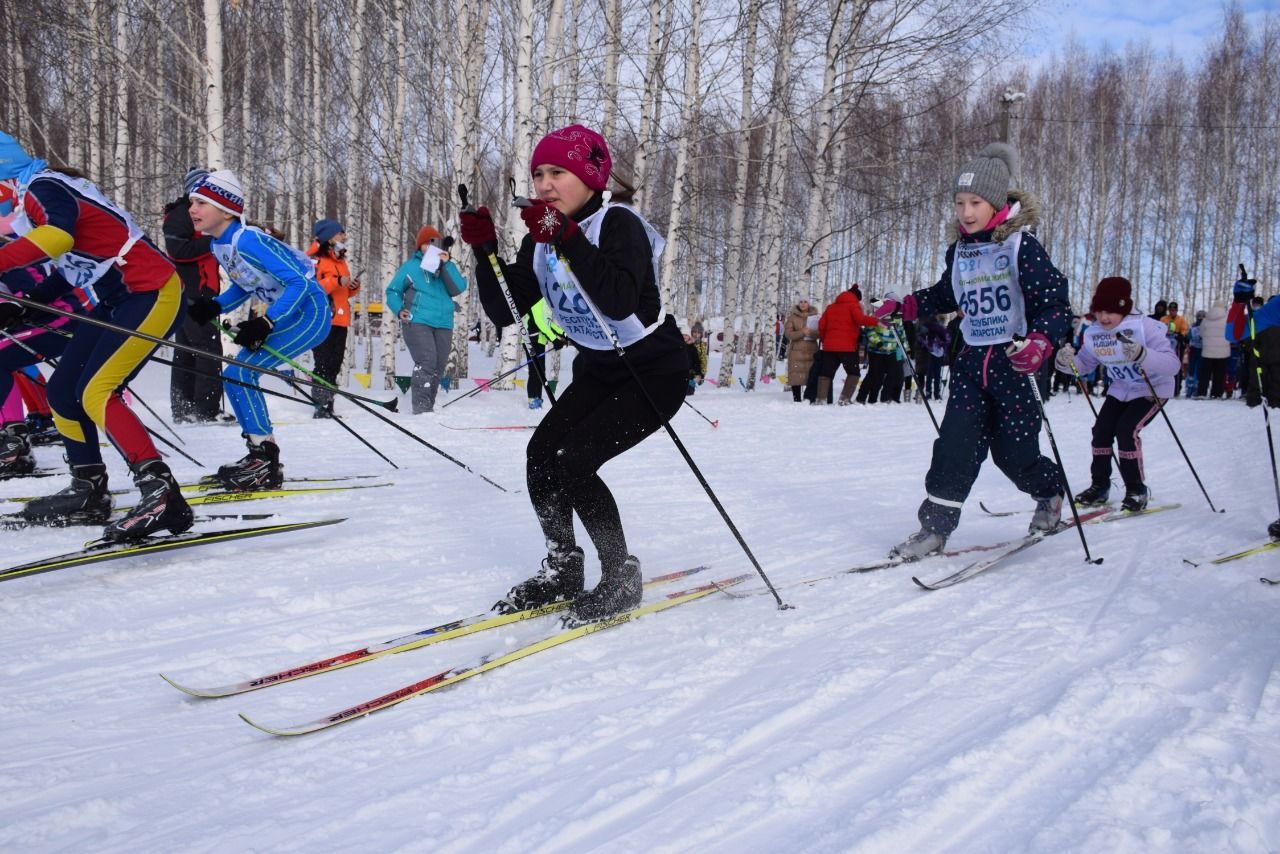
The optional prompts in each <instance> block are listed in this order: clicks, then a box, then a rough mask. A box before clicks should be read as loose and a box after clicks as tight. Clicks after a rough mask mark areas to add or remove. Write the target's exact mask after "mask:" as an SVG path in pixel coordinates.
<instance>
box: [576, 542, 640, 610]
mask: <svg viewBox="0 0 1280 854" xmlns="http://www.w3.org/2000/svg"><path fill="white" fill-rule="evenodd" d="M643 596H644V579H643V578H641V577H640V559H639V558H637V557H636V556H635V555H627V559H626V560H624V561H623V562H622V564H621V565H620V566H615V567H612V568H610V567H607V566H606V567H604V569H603V572H602V573H601V576H600V583H599V584H597V585H596V587H595V589H594V590H592V591H591V592H590V593H584V594H582V595H581V596H579V597H578V598H577V599H576V600H575V601H574V603H573V607H572V609H571V610H570V611H569V615H568V616H567V617H566V618H565V622H567V623H571V624H572V623H578V624H581V623H590V622H594V621H595V620H603V619H604V618H605V617H612V616H613V615H614V614H617V613H620V612H622V611H626V610H629V609H631V608H634V607H636V606H637V605H639V604H640V599H641V598H642V597H643Z"/></svg>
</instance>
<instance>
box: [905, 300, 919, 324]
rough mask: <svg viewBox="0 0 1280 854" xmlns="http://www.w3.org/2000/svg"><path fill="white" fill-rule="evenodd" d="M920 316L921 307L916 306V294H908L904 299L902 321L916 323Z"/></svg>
mask: <svg viewBox="0 0 1280 854" xmlns="http://www.w3.org/2000/svg"><path fill="white" fill-rule="evenodd" d="M919 316H920V306H918V305H916V296H915V294H907V295H906V296H905V297H903V298H902V321H903V322H904V323H915V322H916V318H918V317H919Z"/></svg>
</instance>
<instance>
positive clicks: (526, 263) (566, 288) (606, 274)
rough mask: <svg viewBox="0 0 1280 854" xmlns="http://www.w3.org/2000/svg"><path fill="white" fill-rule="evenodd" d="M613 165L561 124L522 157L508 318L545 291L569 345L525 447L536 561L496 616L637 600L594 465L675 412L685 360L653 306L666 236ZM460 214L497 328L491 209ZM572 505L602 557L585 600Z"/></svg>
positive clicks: (669, 320) (585, 613) (499, 311)
mask: <svg viewBox="0 0 1280 854" xmlns="http://www.w3.org/2000/svg"><path fill="white" fill-rule="evenodd" d="M611 166H612V162H611V160H610V157H609V149H608V146H607V144H606V143H605V140H604V138H603V137H602V136H600V135H599V134H598V133H596V132H595V131H592V130H589V129H588V128H585V127H582V126H581V125H571V126H569V127H566V128H562V129H560V130H557V131H553V132H552V133H550V134H548V135H547V136H546V137H544V138H543V139H542V141H541V142H539V143H538V145H537V146H536V147H535V148H534V151H533V157H532V160H531V162H530V172H531V174H532V176H533V184H534V189H535V190H536V192H537V199H535V200H534V202H533V204H532V205H531V206H530V207H526V208H522V209H521V211H520V216H521V218H522V219H523V220H524V222H525V225H526V226H527V228H528V230H529V234H528V236H526V237H525V238H524V240H523V241H522V243H521V245H520V250H519V252H518V253H517V255H516V260H515V262H514V263H507V262H505V261H502V260H501V259H499V260H498V263H499V264H500V265H501V269H502V274H503V279H504V280H505V287H506V288H507V289H508V290H509V292H510V296H511V298H512V299H513V300H514V302H515V305H516V309H517V311H518V312H519V314H520V315H523V314H525V313H526V312H528V311H529V308H530V307H531V306H532V305H533V304H534V303H536V302H538V300H540V299H544V298H545V299H546V304H547V306H548V307H549V309H550V311H551V313H552V315H553V317H554V320H555V322H556V323H557V324H558V325H560V326H561V327H562V328H563V329H564V330H565V333H566V335H567V336H568V338H569V340H570V341H572V342H573V344H574V346H575V347H577V349H578V355H577V357H576V358H575V359H574V363H573V382H572V383H571V384H570V385H569V386H568V387H567V388H566V389H565V390H564V393H563V394H561V395H560V397H559V398H558V399H557V400H556V402H555V405H554V406H553V407H552V409H551V411H550V412H548V413H547V415H546V416H545V417H544V418H543V419H542V422H541V423H540V424H539V425H538V429H537V430H536V431H535V432H534V434H533V437H532V438H531V439H530V440H529V447H528V450H527V468H526V476H527V478H528V486H529V498H530V500H531V501H532V503H533V509H534V512H535V513H536V514H537V517H538V522H539V524H540V525H541V526H542V531H543V534H544V536H545V537H546V540H547V557H546V559H545V560H544V561H543V564H542V569H541V570H540V571H539V572H538V573H537V574H536V575H535V576H533V577H532V578H530V579H528V580H527V581H523V582H521V583H520V584H517V585H516V586H515V587H513V588H511V590H510V591H509V592H508V593H507V595H506V598H505V599H503V600H502V601H500V602H499V603H498V604H497V605H496V606H495V607H496V608H497V609H498V610H500V611H504V612H506V611H513V610H520V609H524V608H534V607H538V606H541V605H545V604H549V603H551V602H556V601H561V600H574V605H573V614H574V616H575V617H576V618H577V619H579V620H594V619H599V618H601V617H605V616H608V615H610V614H614V613H617V612H619V611H622V610H625V609H627V608H633V607H635V606H636V605H638V604H639V603H640V598H641V575H640V562H639V560H638V559H637V558H636V557H635V556H634V555H631V554H629V551H628V548H627V542H626V537H625V535H624V534H623V531H622V520H621V518H620V516H619V514H618V506H617V504H616V503H615V502H614V499H613V495H612V494H611V493H610V491H609V488H608V487H607V486H605V483H604V481H603V480H601V479H600V476H599V474H597V472H598V471H599V469H600V467H601V466H602V465H604V464H605V463H606V462H608V461H609V460H611V459H613V458H614V457H616V456H618V455H619V454H621V453H622V452H623V451H626V450H627V449H628V448H631V447H634V446H635V445H637V444H639V443H640V442H641V441H642V440H643V439H644V438H645V437H646V436H648V435H649V434H651V433H653V432H655V431H657V430H658V429H659V428H660V427H661V426H662V419H667V418H671V417H672V416H673V415H675V413H676V411H677V410H678V409H679V408H680V403H681V401H683V400H684V396H685V390H686V388H687V385H688V377H689V364H688V358H687V356H686V354H685V347H684V340H683V339H682V337H681V335H680V331H679V329H678V328H677V327H676V322H675V319H674V318H673V317H671V316H670V315H668V314H667V313H666V312H665V311H664V310H663V306H662V300H661V292H660V290H659V286H658V275H657V270H658V258H659V257H660V255H661V253H662V248H663V244H664V241H663V239H662V238H661V237H660V236H659V235H658V233H657V232H656V231H655V230H654V229H653V227H652V226H650V225H649V223H648V222H646V221H645V219H644V218H643V217H642V216H641V215H640V214H639V213H638V212H637V211H636V210H635V209H634V208H632V207H630V206H629V205H628V204H627V203H626V202H627V201H628V199H629V195H630V192H629V191H630V188H626V187H625V186H624V190H626V191H627V192H626V193H625V194H624V193H619V194H618V195H612V194H610V193H609V192H607V191H606V185H607V183H608V180H609V175H610V169H611ZM615 181H617V179H616V178H615ZM619 183H620V182H619ZM459 221H460V226H461V228H460V231H461V235H462V239H463V241H465V242H466V243H467V244H469V245H470V246H472V247H473V248H474V249H475V252H476V256H477V264H476V278H477V281H478V285H479V294H480V301H481V304H482V305H483V306H484V310H485V313H486V314H487V315H488V316H489V318H490V320H492V321H493V322H494V323H495V324H496V325H498V326H499V327H502V326H506V325H508V324H510V323H513V322H518V317H513V316H512V313H511V310H510V308H509V306H508V304H507V300H506V297H505V296H504V294H503V290H502V285H501V284H500V283H499V281H498V279H497V277H496V276H495V275H494V272H493V269H492V265H491V264H490V258H489V256H490V254H491V253H494V252H495V251H496V245H497V235H496V231H495V229H494V225H493V219H492V217H491V216H490V214H489V211H488V209H487V208H479V209H478V210H474V211H471V210H467V211H464V212H463V213H462V214H461V215H460V217H459ZM495 257H496V256H495ZM615 341H616V342H618V343H620V344H621V345H622V347H623V348H624V349H625V351H626V362H624V361H623V358H622V357H620V356H619V355H618V354H617V352H616V351H615V349H614V342H615ZM628 363H629V364H630V366H631V368H633V369H634V371H635V373H636V375H638V378H639V383H643V385H644V389H643V391H642V389H641V387H640V385H639V383H638V382H637V377H636V376H633V375H632V372H631V370H629V369H628ZM645 392H647V398H648V399H646V394H645ZM650 401H652V404H651V403H650ZM655 408H656V410H657V411H655ZM575 512H576V513H577V514H578V518H579V519H581V520H582V524H583V527H584V528H586V530H587V534H588V535H589V536H590V537H591V541H592V543H593V544H594V545H595V548H596V552H597V554H598V555H599V558H600V569H601V576H600V583H599V584H598V585H597V586H596V588H595V589H594V590H592V591H591V592H589V593H586V594H583V575H584V556H583V551H582V549H581V548H580V547H579V546H578V545H577V543H576V541H575V538H574V531H573V514H574V513H575Z"/></svg>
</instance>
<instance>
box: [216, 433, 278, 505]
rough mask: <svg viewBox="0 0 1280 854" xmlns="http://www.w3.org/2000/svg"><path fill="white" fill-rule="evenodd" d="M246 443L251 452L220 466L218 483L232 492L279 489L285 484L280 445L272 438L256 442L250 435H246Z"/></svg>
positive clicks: (217, 476) (217, 477)
mask: <svg viewBox="0 0 1280 854" xmlns="http://www.w3.org/2000/svg"><path fill="white" fill-rule="evenodd" d="M245 444H247V445H248V446H249V453H247V454H245V455H244V456H243V457H241V458H240V459H238V460H236V461H235V462H234V463H228V464H227V465H225V466H219V467H218V474H217V475H216V476H215V479H216V480H217V481H218V483H220V484H222V485H223V487H225V488H226V489H228V490H230V491H232V492H250V491H252V490H255V489H279V488H280V487H281V486H282V485H283V484H284V467H283V466H281V465H280V448H279V446H278V445H276V443H275V442H272V441H270V440H264V441H263V442H262V443H261V444H254V442H253V440H252V439H250V438H249V437H248V436H245Z"/></svg>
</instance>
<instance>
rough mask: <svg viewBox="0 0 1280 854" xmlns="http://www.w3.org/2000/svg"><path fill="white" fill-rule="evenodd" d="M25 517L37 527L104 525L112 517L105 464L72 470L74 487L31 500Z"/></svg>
mask: <svg viewBox="0 0 1280 854" xmlns="http://www.w3.org/2000/svg"><path fill="white" fill-rule="evenodd" d="M22 518H23V519H26V520H27V521H28V522H31V523H33V524H36V525H52V526H55V527H61V526H63V525H101V524H102V523H103V522H105V521H107V520H108V519H110V518H111V493H109V492H108V491H107V467H106V465H104V464H103V463H92V464H90V465H87V466H72V467H71V485H70V486H68V487H67V488H66V489H64V490H62V491H61V492H57V493H55V494H53V495H49V496H46V497H44V498H36V499H34V500H32V501H28V502H27V505H26V506H25V507H23V508H22Z"/></svg>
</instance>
